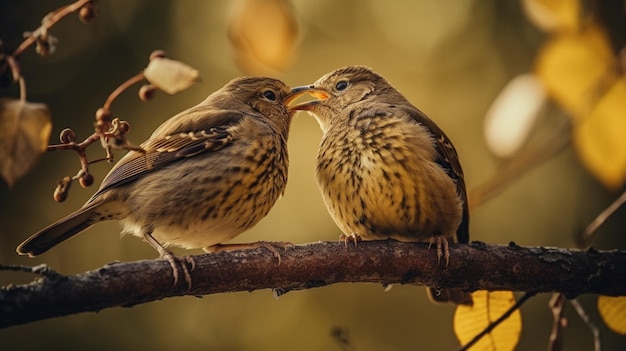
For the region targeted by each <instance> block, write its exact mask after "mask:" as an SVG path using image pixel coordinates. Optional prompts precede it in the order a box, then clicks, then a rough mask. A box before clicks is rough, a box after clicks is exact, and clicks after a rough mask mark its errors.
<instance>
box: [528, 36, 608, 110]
mask: <svg viewBox="0 0 626 351" xmlns="http://www.w3.org/2000/svg"><path fill="white" fill-rule="evenodd" d="M535 65H536V73H537V76H539V78H540V79H541V80H542V81H543V84H544V86H545V87H546V89H547V91H548V94H549V95H550V96H551V97H552V98H554V100H556V102H557V103H558V104H559V105H561V106H562V107H563V108H564V109H565V110H566V111H567V112H569V113H570V114H571V115H572V117H575V118H578V119H579V118H583V117H585V116H586V114H587V113H588V112H589V111H590V109H591V108H592V107H593V104H594V103H595V101H596V99H597V93H598V89H599V88H600V87H601V84H602V82H604V81H611V80H612V79H614V78H615V73H614V69H613V67H614V57H613V52H612V50H611V46H610V43H609V42H608V40H607V38H606V36H605V34H604V33H603V32H602V30H601V29H600V28H598V26H597V25H588V26H587V27H585V29H584V30H580V31H578V32H575V33H563V34H559V35H555V36H554V37H553V39H551V40H550V41H549V42H548V43H547V44H546V45H544V47H543V48H542V49H541V51H540V53H539V55H538V57H537V59H536V63H535Z"/></svg>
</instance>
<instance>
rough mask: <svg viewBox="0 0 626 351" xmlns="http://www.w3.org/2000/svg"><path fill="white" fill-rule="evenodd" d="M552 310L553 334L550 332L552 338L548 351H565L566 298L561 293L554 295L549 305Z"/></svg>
mask: <svg viewBox="0 0 626 351" xmlns="http://www.w3.org/2000/svg"><path fill="white" fill-rule="evenodd" d="M548 306H549V307H550V310H552V317H553V321H552V332H550V338H549V341H548V351H560V350H562V349H563V338H562V334H561V330H563V327H564V326H565V319H564V317H563V306H565V296H564V295H563V294H560V293H555V294H552V298H551V299H550V302H549V303H548Z"/></svg>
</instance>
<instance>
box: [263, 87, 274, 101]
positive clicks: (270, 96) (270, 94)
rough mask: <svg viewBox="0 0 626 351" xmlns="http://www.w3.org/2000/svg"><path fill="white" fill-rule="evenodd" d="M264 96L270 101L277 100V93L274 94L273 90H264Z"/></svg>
mask: <svg viewBox="0 0 626 351" xmlns="http://www.w3.org/2000/svg"><path fill="white" fill-rule="evenodd" d="M263 97H264V98H266V99H268V100H269V101H276V94H274V92H273V91H271V90H266V91H264V92H263Z"/></svg>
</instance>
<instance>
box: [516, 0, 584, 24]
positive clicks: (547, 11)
mask: <svg viewBox="0 0 626 351" xmlns="http://www.w3.org/2000/svg"><path fill="white" fill-rule="evenodd" d="M580 3H581V2H580V0H524V1H522V5H523V8H524V12H526V15H527V16H528V18H529V19H530V20H531V21H532V22H533V23H534V24H535V25H536V26H537V27H539V28H541V29H543V30H545V31H553V30H571V31H574V30H577V29H578V27H579V26H580V20H581V18H582V14H581V8H580Z"/></svg>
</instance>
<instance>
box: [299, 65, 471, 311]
mask: <svg viewBox="0 0 626 351" xmlns="http://www.w3.org/2000/svg"><path fill="white" fill-rule="evenodd" d="M293 91H294V92H296V93H297V94H298V95H299V94H304V93H306V92H308V93H310V94H312V95H314V96H316V97H318V99H319V100H315V101H312V102H308V103H303V104H300V105H296V106H293V107H291V108H290V109H292V110H306V111H309V112H311V113H312V114H313V115H314V116H315V117H316V119H317V121H318V122H319V124H320V127H321V128H322V131H323V136H322V141H321V143H320V148H319V152H318V155H317V167H316V171H317V182H318V185H319V187H320V190H321V192H322V196H323V198H324V202H325V203H326V206H327V208H328V210H329V212H330V214H331V216H332V217H333V219H334V221H335V223H337V225H338V226H339V228H340V229H341V231H342V232H343V233H344V235H345V236H353V235H355V234H356V235H358V236H360V237H362V238H364V239H387V238H393V239H397V240H401V241H428V242H431V243H435V244H436V247H437V255H438V258H439V259H440V258H441V257H444V259H445V261H446V265H447V263H448V260H449V257H450V256H449V252H448V240H452V241H458V242H461V243H467V242H468V241H469V213H468V208H467V195H466V190H465V182H464V180H463V170H462V169H461V164H460V163H459V159H458V156H457V153H456V150H455V149H454V146H453V145H452V143H451V142H450V139H449V138H448V137H447V136H446V135H445V133H444V132H443V131H442V130H441V129H440V128H439V127H438V126H437V125H436V124H435V123H434V122H433V121H432V120H431V119H430V118H428V117H427V116H426V115H425V114H424V113H422V112H421V111H420V110H418V109H417V108H416V107H415V106H413V105H412V104H411V103H410V102H409V101H408V100H407V99H406V98H405V97H404V96H402V94H400V93H399V92H398V91H397V90H396V89H395V88H393V87H392V86H391V85H390V84H389V83H388V82H387V81H386V80H385V79H384V78H383V77H381V76H380V75H378V74H376V73H374V72H373V71H372V70H370V69H369V68H366V67H362V66H349V67H344V68H340V69H338V70H335V71H333V72H331V73H328V74H326V75H324V76H323V77H322V78H320V79H319V80H318V81H317V82H315V83H314V84H313V85H311V86H307V87H301V88H295V89H294V90H293ZM431 293H432V294H431V295H432V298H433V299H434V300H436V301H439V302H445V301H451V302H454V303H464V304H469V303H471V296H470V295H469V294H467V293H464V292H462V291H459V290H449V289H443V290H440V291H431Z"/></svg>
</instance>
